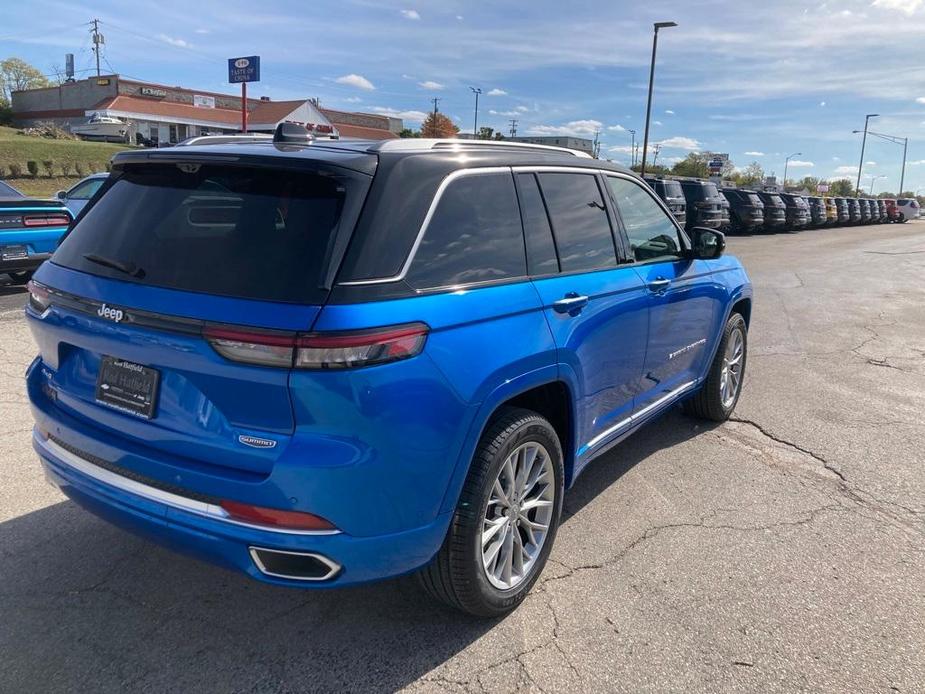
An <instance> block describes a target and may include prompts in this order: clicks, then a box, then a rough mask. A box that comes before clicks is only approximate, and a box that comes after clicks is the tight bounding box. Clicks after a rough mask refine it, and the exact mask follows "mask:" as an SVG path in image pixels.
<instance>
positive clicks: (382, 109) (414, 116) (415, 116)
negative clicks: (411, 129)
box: [373, 106, 430, 123]
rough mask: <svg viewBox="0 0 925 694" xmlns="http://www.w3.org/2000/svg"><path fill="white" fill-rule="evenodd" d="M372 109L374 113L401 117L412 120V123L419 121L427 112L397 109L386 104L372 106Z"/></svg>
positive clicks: (425, 116)
mask: <svg viewBox="0 0 925 694" xmlns="http://www.w3.org/2000/svg"><path fill="white" fill-rule="evenodd" d="M373 111H375V112H376V113H381V114H382V115H383V116H392V118H401V119H402V120H408V121H412V122H413V123H421V122H422V121H423V120H424V119H425V118H427V116H429V115H430V114H429V113H424V112H423V111H399V110H398V109H396V108H388V107H386V106H373Z"/></svg>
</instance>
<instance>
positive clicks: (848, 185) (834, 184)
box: [829, 178, 854, 198]
mask: <svg viewBox="0 0 925 694" xmlns="http://www.w3.org/2000/svg"><path fill="white" fill-rule="evenodd" d="M829 195H831V196H832V197H835V198H850V197H852V196H853V195H854V183H852V182H851V181H849V180H848V179H847V178H839V179H838V180H837V181H829Z"/></svg>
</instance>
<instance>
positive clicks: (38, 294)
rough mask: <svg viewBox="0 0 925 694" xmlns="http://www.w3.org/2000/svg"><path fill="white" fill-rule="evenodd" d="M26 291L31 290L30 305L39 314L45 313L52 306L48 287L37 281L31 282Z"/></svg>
mask: <svg viewBox="0 0 925 694" xmlns="http://www.w3.org/2000/svg"><path fill="white" fill-rule="evenodd" d="M26 289H28V290H29V305H30V306H31V307H32V308H34V309H35V310H36V311H38V312H39V313H44V312H45V310H46V309H47V308H48V307H49V306H50V305H51V293H50V292H49V291H48V287H46V286H45V285H44V284H39V283H38V282H36V281H35V280H29V282H28V283H27V284H26Z"/></svg>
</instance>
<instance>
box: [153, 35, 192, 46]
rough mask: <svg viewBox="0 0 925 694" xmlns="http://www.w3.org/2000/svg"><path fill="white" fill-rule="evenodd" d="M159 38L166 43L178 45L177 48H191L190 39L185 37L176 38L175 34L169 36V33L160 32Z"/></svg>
mask: <svg viewBox="0 0 925 694" xmlns="http://www.w3.org/2000/svg"><path fill="white" fill-rule="evenodd" d="M157 38H159V39H160V40H161V41H163V42H164V43H169V44H170V45H171V46H176V47H177V48H189V47H190V45H191V44H190V43H189V42H188V41H184V40H183V39H179V38H175V37H173V36H167V34H158V35H157Z"/></svg>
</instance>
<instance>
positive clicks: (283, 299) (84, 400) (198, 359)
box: [30, 153, 370, 474]
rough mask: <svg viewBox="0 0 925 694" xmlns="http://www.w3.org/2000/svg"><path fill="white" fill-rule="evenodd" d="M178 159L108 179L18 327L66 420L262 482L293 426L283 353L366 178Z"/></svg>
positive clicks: (287, 353) (309, 306) (316, 167)
mask: <svg viewBox="0 0 925 694" xmlns="http://www.w3.org/2000/svg"><path fill="white" fill-rule="evenodd" d="M184 154H185V155H186V156H185V157H184V160H183V161H182V162H179V161H178V162H176V163H174V162H170V161H165V160H164V155H160V157H159V160H156V161H149V162H130V163H127V164H124V165H120V166H117V167H115V168H114V170H113V176H112V178H111V180H110V181H108V182H107V184H106V188H105V190H104V192H103V194H102V196H101V197H100V198H99V199H98V200H97V201H96V202H95V203H94V204H93V206H92V207H90V208H88V209H87V210H86V211H85V213H84V216H83V217H82V218H81V219H80V221H79V222H78V223H77V224H76V225H75V227H74V228H73V229H72V231H71V232H70V233H69V234H68V235H67V236H66V237H65V239H64V240H63V241H62V243H61V246H60V247H59V248H58V250H57V251H56V252H55V255H54V257H53V258H52V260H51V262H50V263H46V264H45V266H43V268H42V269H41V271H40V272H39V273H37V274H36V276H35V283H36V284H35V286H33V288H32V296H31V298H30V314H31V316H32V317H33V318H35V320H31V321H30V325H31V327H32V329H33V333H34V335H35V337H36V341H37V342H38V345H39V348H40V351H41V356H42V359H43V361H44V362H45V364H46V365H47V366H48V367H49V369H48V370H47V371H48V373H49V374H50V378H51V381H52V383H51V386H52V389H53V391H54V393H55V400H56V403H57V406H58V407H59V408H62V409H63V410H64V411H65V412H66V413H67V414H69V415H71V416H73V417H75V418H77V419H78V420H80V421H82V422H84V423H85V424H87V425H89V426H92V427H97V428H99V429H103V430H105V431H106V432H107V433H108V434H110V435H111V436H112V437H113V438H114V440H118V439H117V438H116V437H124V438H127V439H130V442H129V443H130V445H135V446H139V445H140V446H144V447H148V450H150V449H156V451H154V453H155V454H156V453H157V451H160V452H163V453H165V454H168V456H167V457H165V460H167V461H168V462H170V463H171V464H180V465H182V464H183V461H184V460H188V461H196V462H195V463H192V462H191V464H200V463H206V464H210V465H214V466H218V467H221V468H226V469H229V468H231V469H235V470H237V471H241V472H248V473H255V474H267V473H269V471H270V469H271V468H272V465H273V462H274V460H275V459H276V458H277V457H278V456H279V455H280V453H281V452H282V451H283V450H284V449H285V444H286V443H287V442H288V439H289V436H290V435H291V433H292V431H293V427H294V421H293V413H292V406H291V403H290V398H289V390H288V382H289V372H290V367H291V366H292V362H291V358H292V357H291V355H292V349H291V345H292V343H293V341H294V339H295V336H296V334H297V333H301V332H304V331H308V330H310V329H311V327H312V324H313V323H314V321H315V318H316V317H317V315H318V313H319V311H320V308H321V306H322V305H323V304H324V302H325V301H326V299H327V296H328V293H329V289H328V287H329V286H330V281H329V278H330V277H331V275H332V272H331V268H332V266H333V265H334V264H336V263H337V262H338V253H337V249H338V248H343V247H344V246H345V244H346V240H345V238H344V235H345V234H347V235H349V230H350V229H352V228H353V223H354V222H355V220H356V217H357V215H358V213H359V209H360V207H361V206H362V203H363V200H364V198H365V194H366V190H367V189H368V182H369V179H370V177H369V176H368V175H366V174H361V173H359V172H357V171H353V170H349V169H342V168H339V167H336V166H331V165H329V164H321V163H317V162H315V163H313V162H312V161H311V160H307V161H306V160H303V161H302V163H301V165H300V167H298V168H295V167H290V168H287V169H282V168H275V167H274V166H272V164H270V163H269V162H272V159H268V161H263V162H261V163H260V164H259V165H258V164H255V163H254V162H250V163H244V162H242V161H236V162H235V161H228V162H226V163H221V164H216V163H208V160H206V161H204V162H203V163H198V162H195V161H190V157H191V156H195V155H187V154H186V153H184ZM335 269H336V268H335ZM287 345H288V347H287ZM181 456H182V457H181Z"/></svg>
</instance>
